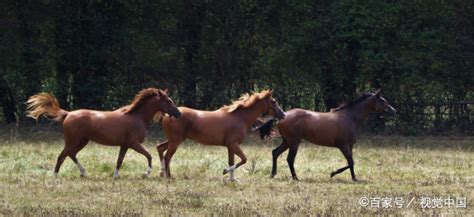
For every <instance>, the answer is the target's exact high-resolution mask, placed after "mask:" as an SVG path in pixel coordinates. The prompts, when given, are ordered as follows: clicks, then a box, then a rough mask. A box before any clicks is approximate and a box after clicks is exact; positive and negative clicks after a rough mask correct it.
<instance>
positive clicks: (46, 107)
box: [27, 88, 181, 177]
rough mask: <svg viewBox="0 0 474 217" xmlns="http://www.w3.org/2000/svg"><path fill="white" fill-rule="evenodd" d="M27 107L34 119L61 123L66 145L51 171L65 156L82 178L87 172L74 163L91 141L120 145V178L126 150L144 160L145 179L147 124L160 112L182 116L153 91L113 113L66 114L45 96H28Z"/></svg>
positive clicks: (142, 93) (159, 92)
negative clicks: (47, 119) (45, 117)
mask: <svg viewBox="0 0 474 217" xmlns="http://www.w3.org/2000/svg"><path fill="white" fill-rule="evenodd" d="M27 104H28V111H27V112H28V116H29V117H32V118H34V119H36V120H37V119H38V118H39V117H40V116H42V115H45V116H47V117H49V118H52V119H53V120H54V121H57V122H62V124H63V128H64V142H65V146H64V149H63V151H62V152H61V154H59V156H58V159H57V162H56V167H55V168H54V174H55V176H56V177H57V176H58V173H59V169H60V167H61V164H62V163H63V161H64V159H65V158H66V157H67V156H69V157H70V158H71V159H72V160H73V161H74V163H75V164H76V165H77V167H78V168H79V170H80V172H81V176H85V173H86V171H85V169H84V167H82V165H81V164H80V163H79V160H77V158H76V154H77V153H78V152H79V151H80V150H81V149H83V148H84V147H85V146H86V145H87V143H88V142H89V141H90V140H92V141H94V142H97V143H100V144H103V145H108V146H120V153H119V156H118V160H117V167H116V169H115V172H114V177H118V176H119V170H120V167H121V165H122V161H123V158H124V157H125V153H126V152H127V150H128V149H129V148H131V149H133V150H135V151H137V152H138V153H140V154H142V155H144V156H145V157H146V158H147V160H148V169H147V171H146V173H145V176H148V175H149V174H150V173H151V168H152V165H151V161H152V158H151V155H150V153H148V151H147V150H146V149H145V148H144V147H143V146H142V145H141V143H142V142H143V141H144V139H145V136H146V133H147V126H148V124H149V123H150V121H151V120H152V119H153V117H154V116H155V114H157V113H159V112H165V113H168V114H169V115H171V116H173V117H176V118H179V116H180V115H181V112H179V110H178V109H177V108H176V106H175V105H174V103H173V101H172V100H171V99H170V98H169V97H168V95H167V93H166V92H165V91H163V90H159V89H155V88H148V89H144V90H142V91H140V92H139V93H138V94H137V95H136V97H135V99H134V100H133V101H132V103H131V104H130V105H128V106H125V107H123V108H120V109H117V110H115V111H95V110H87V109H80V110H75V111H66V110H64V109H61V108H60V106H59V103H58V100H57V99H56V98H55V97H54V96H52V95H50V94H48V93H40V94H37V95H34V96H31V97H30V98H29V100H28V101H27Z"/></svg>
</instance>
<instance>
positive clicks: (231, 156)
mask: <svg viewBox="0 0 474 217" xmlns="http://www.w3.org/2000/svg"><path fill="white" fill-rule="evenodd" d="M227 155H228V158H229V159H228V160H229V167H230V166H232V165H234V152H232V150H231V149H230V148H227ZM229 180H230V181H235V178H234V171H233V170H232V171H230V172H229Z"/></svg>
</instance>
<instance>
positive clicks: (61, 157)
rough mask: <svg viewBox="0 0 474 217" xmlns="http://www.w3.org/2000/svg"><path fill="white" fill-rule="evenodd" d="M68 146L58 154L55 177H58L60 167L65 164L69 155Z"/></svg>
mask: <svg viewBox="0 0 474 217" xmlns="http://www.w3.org/2000/svg"><path fill="white" fill-rule="evenodd" d="M67 152H68V151H67V148H66V147H65V148H64V149H63V151H61V154H59V156H58V159H57V161H56V166H55V167H54V177H56V178H58V173H59V169H60V168H61V165H62V164H63V162H64V159H66V157H67V155H68V154H67Z"/></svg>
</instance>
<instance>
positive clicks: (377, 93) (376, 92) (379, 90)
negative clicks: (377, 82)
mask: <svg viewBox="0 0 474 217" xmlns="http://www.w3.org/2000/svg"><path fill="white" fill-rule="evenodd" d="M381 91H382V89H380V88H379V89H377V90H376V91H375V95H377V96H379V95H380V92H381Z"/></svg>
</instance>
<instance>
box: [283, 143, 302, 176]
mask: <svg viewBox="0 0 474 217" xmlns="http://www.w3.org/2000/svg"><path fill="white" fill-rule="evenodd" d="M299 146H300V143H299V142H297V143H293V145H291V147H290V152H289V153H288V157H287V158H286V161H287V162H288V167H289V168H290V172H291V176H292V177H293V180H296V181H298V180H299V179H298V176H296V172H295V167H294V164H295V157H296V154H297V153H298V147H299Z"/></svg>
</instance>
